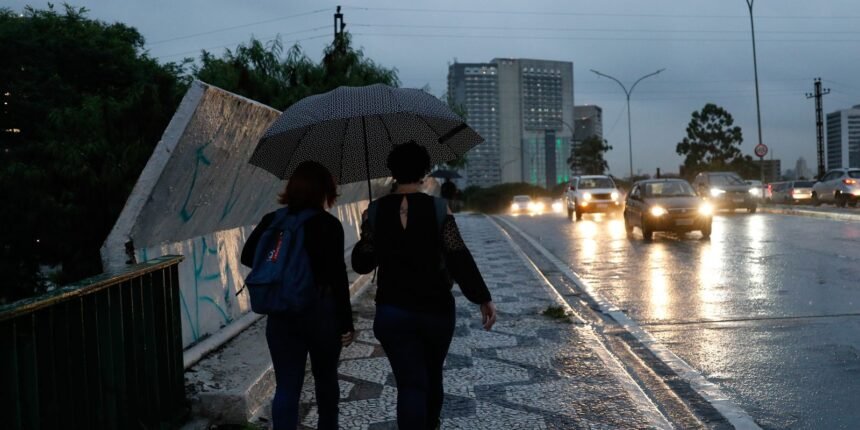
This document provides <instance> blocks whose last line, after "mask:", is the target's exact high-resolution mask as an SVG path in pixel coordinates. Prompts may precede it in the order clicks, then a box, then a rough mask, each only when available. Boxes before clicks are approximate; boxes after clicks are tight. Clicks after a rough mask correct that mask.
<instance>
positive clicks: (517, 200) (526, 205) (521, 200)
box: [511, 195, 535, 214]
mask: <svg viewBox="0 0 860 430" xmlns="http://www.w3.org/2000/svg"><path fill="white" fill-rule="evenodd" d="M534 208H535V203H534V202H533V201H532V198H531V197H529V196H526V195H519V196H514V198H513V200H512V201H511V213H513V214H516V213H529V212H531V211H532V210H534Z"/></svg>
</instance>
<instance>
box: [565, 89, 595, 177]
mask: <svg viewBox="0 0 860 430" xmlns="http://www.w3.org/2000/svg"><path fill="white" fill-rule="evenodd" d="M573 127H574V133H573V144H572V145H571V148H570V151H571V155H574V154H575V153H576V151H577V150H578V149H579V145H580V144H581V143H582V142H583V141H584V140H585V139H588V138H589V137H592V136H597V137H598V138H600V139H603V109H601V108H600V106H596V105H582V106H574V107H573ZM581 173H582V172H581V171H579V170H578V169H577V168H576V166H573V174H575V175H576V174H581Z"/></svg>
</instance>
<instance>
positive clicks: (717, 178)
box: [693, 172, 758, 213]
mask: <svg viewBox="0 0 860 430" xmlns="http://www.w3.org/2000/svg"><path fill="white" fill-rule="evenodd" d="M693 186H695V187H696V191H697V192H698V193H699V195H700V196H703V197H708V199H709V200H710V201H711V204H713V206H714V209H729V210H732V211H734V210H735V209H746V210H747V211H749V212H750V213H755V211H756V209H757V208H758V202H757V198H756V196H755V195H754V193H753V192H752V191H751V190H752V187H750V186H749V185H747V184H746V183H745V182H744V180H743V179H741V177H740V176H738V174H737V173H734V172H702V173H699V174H698V175H696V178H695V179H694V180H693Z"/></svg>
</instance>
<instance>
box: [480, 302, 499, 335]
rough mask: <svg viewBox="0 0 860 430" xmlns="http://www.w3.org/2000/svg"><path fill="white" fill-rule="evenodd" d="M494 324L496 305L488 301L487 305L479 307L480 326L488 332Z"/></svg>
mask: <svg viewBox="0 0 860 430" xmlns="http://www.w3.org/2000/svg"><path fill="white" fill-rule="evenodd" d="M495 323H496V305H494V304H493V301H492V300H490V301H489V302H487V303H484V304H482V305H481V324H483V326H484V330H490V329H491V328H493V324H495Z"/></svg>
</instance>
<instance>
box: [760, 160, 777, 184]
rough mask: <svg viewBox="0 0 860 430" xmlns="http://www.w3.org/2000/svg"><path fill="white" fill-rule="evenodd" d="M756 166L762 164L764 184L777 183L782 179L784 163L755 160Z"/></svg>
mask: <svg viewBox="0 0 860 430" xmlns="http://www.w3.org/2000/svg"><path fill="white" fill-rule="evenodd" d="M755 163H756V164H762V165H763V168H762V171H763V173H764V182H765V183H769V182H776V181H779V180H780V179H781V178H782V162H781V161H780V160H762V161H759V160H755ZM756 179H758V178H757V177H756Z"/></svg>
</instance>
